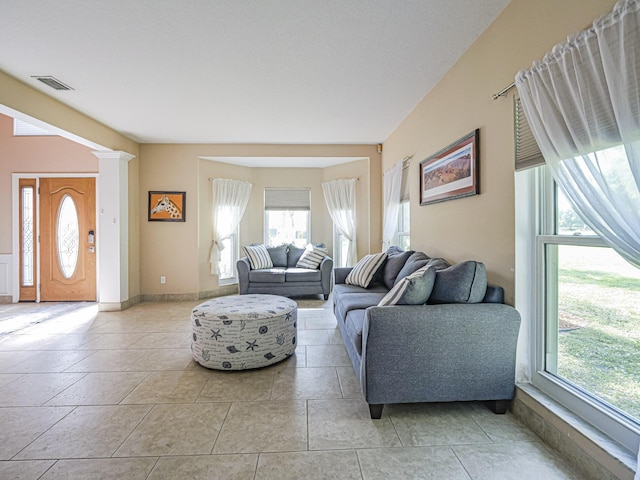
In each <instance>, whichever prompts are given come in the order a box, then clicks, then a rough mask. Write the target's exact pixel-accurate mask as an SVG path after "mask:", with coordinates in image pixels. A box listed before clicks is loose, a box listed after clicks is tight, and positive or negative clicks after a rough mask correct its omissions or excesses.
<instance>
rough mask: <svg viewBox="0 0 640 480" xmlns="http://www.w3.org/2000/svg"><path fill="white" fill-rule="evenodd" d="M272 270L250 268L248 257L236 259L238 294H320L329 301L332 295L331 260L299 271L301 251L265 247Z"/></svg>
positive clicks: (292, 247) (288, 295)
mask: <svg viewBox="0 0 640 480" xmlns="http://www.w3.org/2000/svg"><path fill="white" fill-rule="evenodd" d="M267 252H268V253H269V257H270V258H271V261H272V263H273V267H270V268H261V269H255V270H252V269H251V263H250V261H249V259H248V258H247V257H243V258H241V259H240V260H238V262H237V264H236V266H237V269H238V288H239V293H240V295H245V294H248V293H267V294H271V295H282V296H285V297H295V296H300V295H323V297H324V299H325V300H327V299H328V298H329V294H330V293H331V275H332V270H333V260H332V259H331V257H329V256H328V255H325V256H324V258H323V259H322V261H321V262H320V265H319V266H318V268H315V269H311V268H300V267H297V266H296V265H297V264H298V262H299V260H300V257H301V256H302V254H303V253H304V252H305V249H304V248H298V247H296V246H294V245H281V246H279V247H267Z"/></svg>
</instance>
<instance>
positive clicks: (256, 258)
mask: <svg viewBox="0 0 640 480" xmlns="http://www.w3.org/2000/svg"><path fill="white" fill-rule="evenodd" d="M242 249H243V250H244V253H245V255H246V256H247V258H248V259H249V264H250V265H251V270H259V269H261V268H272V267H273V262H272V261H271V256H270V255H269V252H268V251H267V247H265V246H264V245H245V246H244V247H242Z"/></svg>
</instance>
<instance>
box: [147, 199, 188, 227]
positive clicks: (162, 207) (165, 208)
mask: <svg viewBox="0 0 640 480" xmlns="http://www.w3.org/2000/svg"><path fill="white" fill-rule="evenodd" d="M186 196H187V193H186V192H149V221H150V222H184V221H185V213H186V212H185V206H186Z"/></svg>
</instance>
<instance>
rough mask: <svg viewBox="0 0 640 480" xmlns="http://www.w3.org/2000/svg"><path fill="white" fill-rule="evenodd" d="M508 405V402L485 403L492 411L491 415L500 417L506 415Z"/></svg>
mask: <svg viewBox="0 0 640 480" xmlns="http://www.w3.org/2000/svg"><path fill="white" fill-rule="evenodd" d="M510 403H511V402H510V401H509V400H489V401H488V402H487V405H488V406H489V408H490V409H491V410H492V411H493V413H495V414H498V415H502V414H504V413H507V410H508V409H509V404H510Z"/></svg>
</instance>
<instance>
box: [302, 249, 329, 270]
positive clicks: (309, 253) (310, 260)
mask: <svg viewBox="0 0 640 480" xmlns="http://www.w3.org/2000/svg"><path fill="white" fill-rule="evenodd" d="M328 253H329V250H327V249H326V248H321V247H316V246H314V245H309V246H307V249H306V250H305V251H304V253H303V254H302V256H301V257H300V260H298V263H296V267H298V268H310V269H311V270H316V269H317V268H318V267H319V266H320V263H322V259H323V258H324V257H325V256H326V255H327V254H328Z"/></svg>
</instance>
